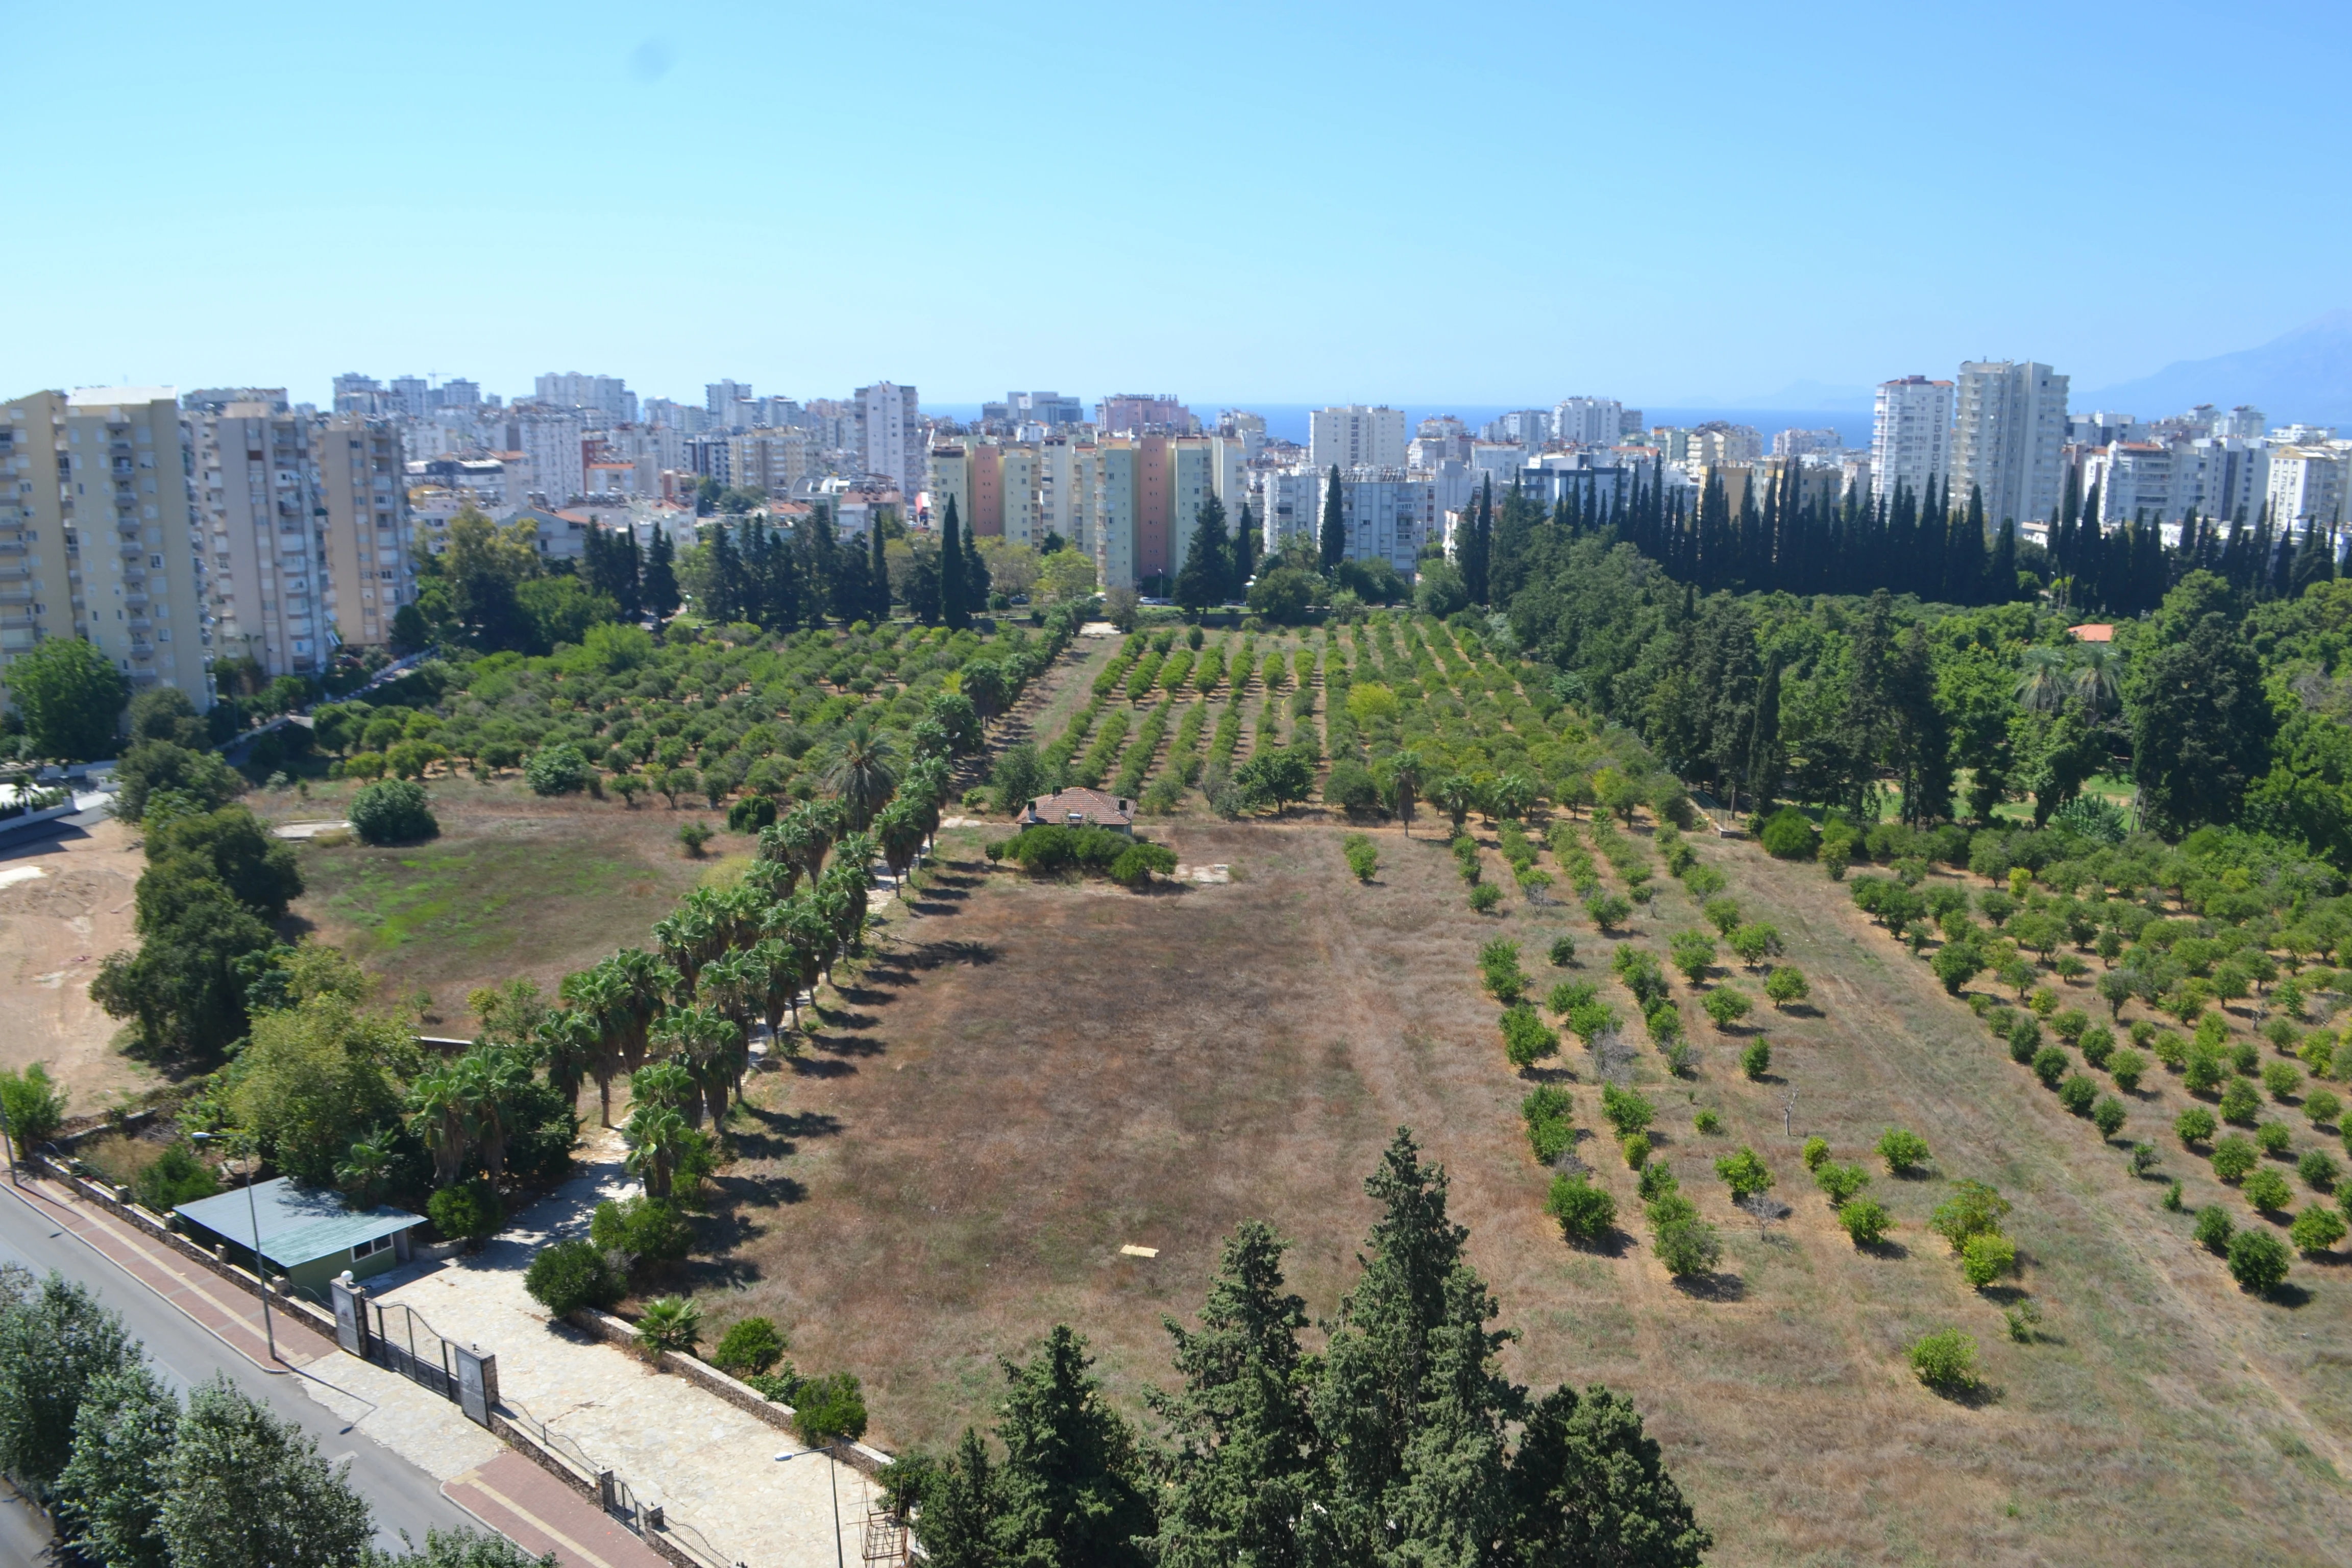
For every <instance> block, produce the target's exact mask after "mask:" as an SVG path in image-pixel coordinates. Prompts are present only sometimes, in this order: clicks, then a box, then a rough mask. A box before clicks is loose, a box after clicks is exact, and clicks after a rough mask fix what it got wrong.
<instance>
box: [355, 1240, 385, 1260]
mask: <svg viewBox="0 0 2352 1568" xmlns="http://www.w3.org/2000/svg"><path fill="white" fill-rule="evenodd" d="M391 1247H392V1237H388V1236H379V1237H375V1238H374V1239H373V1240H371V1241H362V1242H361V1243H360V1244H359V1245H358V1246H357V1247H352V1262H354V1263H357V1262H358V1261H359V1260H360V1259H361V1258H373V1257H374V1256H375V1255H376V1254H377V1253H379V1252H385V1251H389V1250H390V1249H391Z"/></svg>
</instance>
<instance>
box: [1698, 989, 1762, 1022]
mask: <svg viewBox="0 0 2352 1568" xmlns="http://www.w3.org/2000/svg"><path fill="white" fill-rule="evenodd" d="M1700 1005H1701V1006H1702V1007H1704V1008H1706V1016H1708V1017H1709V1018H1711V1019H1713V1020H1714V1021H1715V1026H1716V1027H1717V1028H1718V1029H1728V1028H1730V1027H1731V1026H1733V1025H1734V1024H1737V1023H1738V1022H1739V1020H1740V1019H1742V1018H1745V1017H1746V1016H1748V1008H1749V1007H1751V1006H1752V1005H1754V1004H1752V1003H1750V1002H1749V1001H1748V997H1747V994H1745V993H1744V992H1741V991H1738V990H1736V989H1734V988H1733V987H1731V986H1728V985H1718V986H1717V987H1716V988H1715V989H1714V990H1712V991H1710V992H1708V993H1707V994H1706V1001H1705V1002H1703V1003H1701V1004H1700Z"/></svg>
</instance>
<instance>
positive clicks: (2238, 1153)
mask: <svg viewBox="0 0 2352 1568" xmlns="http://www.w3.org/2000/svg"><path fill="white" fill-rule="evenodd" d="M2261 1158H2262V1157H2261V1156H2260V1155H2259V1154H2257V1153H2255V1152H2254V1146H2253V1144H2252V1143H2250V1142H2247V1141H2246V1140H2245V1139H2243V1138H2241V1137H2239V1136H2237V1135H2236V1134H2235V1133H2232V1134H2231V1135H2230V1136H2229V1137H2227V1138H2224V1139H2222V1140H2221V1142H2218V1143H2216V1144H2214V1145H2213V1173H2214V1174H2215V1175H2216V1176H2219V1177H2220V1178H2221V1180H2223V1181H2225V1182H2235V1181H2240V1180H2242V1179H2243V1178H2244V1176H2245V1174H2246V1173H2247V1172H2249V1171H2251V1170H2252V1169H2253V1168H2254V1166H2255V1165H2256V1164H2257V1163H2260V1161H2261Z"/></svg>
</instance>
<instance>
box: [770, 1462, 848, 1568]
mask: <svg viewBox="0 0 2352 1568" xmlns="http://www.w3.org/2000/svg"><path fill="white" fill-rule="evenodd" d="M838 1447H841V1445H840V1444H838V1443H827V1444H826V1445H825V1446H824V1447H822V1448H803V1449H802V1450H801V1452H800V1453H798V1454H779V1455H777V1456H776V1457H777V1458H780V1459H798V1458H804V1457H806V1456H807V1455H810V1454H823V1455H824V1456H826V1457H827V1458H831V1457H832V1455H833V1451H834V1450H835V1448H838ZM839 1463H840V1461H839V1460H835V1462H834V1464H832V1465H827V1466H826V1467H825V1468H824V1479H826V1480H827V1481H828V1482H829V1483H831V1485H832V1487H833V1560H834V1563H835V1568H845V1565H846V1563H847V1561H848V1559H847V1558H846V1557H845V1555H844V1554H843V1552H842V1550H841V1476H840V1473H839V1471H838V1470H836V1469H835V1465H838V1464H839Z"/></svg>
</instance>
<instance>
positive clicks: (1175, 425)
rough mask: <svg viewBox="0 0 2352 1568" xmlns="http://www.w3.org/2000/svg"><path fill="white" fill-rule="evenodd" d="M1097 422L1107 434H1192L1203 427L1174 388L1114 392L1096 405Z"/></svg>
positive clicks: (1098, 426)
mask: <svg viewBox="0 0 2352 1568" xmlns="http://www.w3.org/2000/svg"><path fill="white" fill-rule="evenodd" d="M1095 425H1096V426H1097V428H1099V429H1100V430H1101V431H1102V432H1103V433H1104V434H1105V435H1107V436H1189V435H1191V434H1192V432H1193V431H1195V430H1198V429H1199V428H1200V427H1201V422H1200V420H1198V419H1196V418H1194V417H1193V416H1192V410H1191V409H1189V408H1187V407H1185V406H1184V405H1183V404H1181V403H1180V402H1178V401H1177V398H1176V395H1175V394H1174V393H1172V392H1163V393H1159V394H1146V393H1140V392H1122V393H1117V394H1114V395H1111V396H1109V397H1106V398H1104V399H1103V400H1102V401H1101V402H1100V403H1097V404H1096V405H1095Z"/></svg>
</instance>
